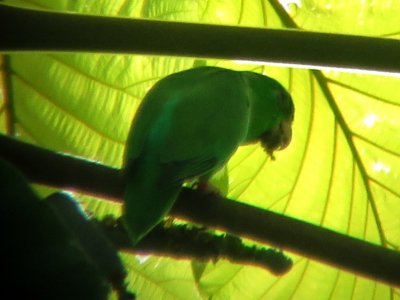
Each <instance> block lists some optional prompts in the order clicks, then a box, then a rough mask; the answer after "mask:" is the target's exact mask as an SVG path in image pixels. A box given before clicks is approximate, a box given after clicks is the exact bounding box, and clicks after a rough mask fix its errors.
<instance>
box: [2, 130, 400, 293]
mask: <svg viewBox="0 0 400 300" xmlns="http://www.w3.org/2000/svg"><path fill="white" fill-rule="evenodd" d="M0 157H1V158H3V159H5V160H7V161H9V162H10V163H12V164H14V165H15V166H16V167H17V168H18V169H19V170H20V171H21V172H23V173H24V174H25V176H26V177H27V178H28V179H29V180H31V181H32V182H36V183H41V184H46V185H49V186H54V187H57V188H61V189H69V190H76V191H80V192H83V193H87V194H91V195H96V196H98V197H102V198H108V199H113V200H114V201H118V202H120V201H121V198H122V193H123V188H124V186H123V182H122V177H121V176H120V171H119V170H118V169H113V168H110V167H107V166H104V165H101V164H98V163H94V162H90V161H87V160H84V159H81V158H77V157H72V156H66V155H62V154H58V153H55V152H52V151H50V150H45V149H42V148H39V147H37V146H33V145H29V144H26V143H23V142H20V141H17V140H15V139H12V138H10V137H6V136H2V135H1V136H0ZM338 201H339V200H338ZM171 216H174V217H178V218H181V219H185V220H187V221H190V222H193V223H196V224H201V225H203V226H205V227H210V228H217V229H221V230H223V231H226V232H229V233H232V234H235V235H238V236H240V237H245V238H250V239H252V240H255V241H257V242H260V243H263V244H269V245H272V246H274V247H278V248H281V249H283V250H287V251H291V252H294V253H297V254H300V255H302V256H306V257H309V258H311V259H315V260H319V261H322V262H324V263H327V264H330V265H333V266H336V267H339V268H342V269H345V270H348V271H350V272H354V273H357V274H360V275H362V276H366V277H369V278H372V279H376V280H379V281H383V282H385V283H387V284H391V285H396V286H400V276H399V274H400V252H398V251H394V250H391V249H387V248H384V247H380V246H377V245H374V244H371V243H368V242H365V241H362V240H359V239H355V238H352V237H349V236H346V235H344V234H340V233H337V232H334V231H331V230H328V229H325V228H322V227H319V226H316V225H312V224H309V223H306V222H303V221H301V220H297V219H294V218H290V217H287V216H284V215H280V214H277V213H274V212H272V211H268V210H263V209H259V208H256V207H253V206H250V205H246V204H244V203H240V202H237V201H233V200H229V199H224V198H221V197H218V196H210V195H204V194H203V193H200V192H198V191H195V190H191V189H188V188H183V189H182V192H181V194H180V196H179V198H178V200H177V202H176V203H175V205H174V207H173V208H172V211H171Z"/></svg>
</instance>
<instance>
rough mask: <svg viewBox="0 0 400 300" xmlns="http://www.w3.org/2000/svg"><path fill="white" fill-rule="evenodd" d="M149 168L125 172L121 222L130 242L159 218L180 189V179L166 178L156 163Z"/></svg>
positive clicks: (147, 229)
mask: <svg viewBox="0 0 400 300" xmlns="http://www.w3.org/2000/svg"><path fill="white" fill-rule="evenodd" d="M157 169H158V170H157ZM146 170H149V169H146ZM150 170H151V172H140V170H139V168H138V169H137V170H135V172H131V173H130V174H127V175H126V176H127V178H126V188H125V194H124V202H125V203H124V209H123V222H124V224H125V227H126V229H127V231H128V235H129V237H130V239H131V240H132V242H133V244H136V243H138V242H139V241H140V240H141V239H142V238H143V237H144V236H145V235H146V234H148V233H149V232H150V231H151V230H152V229H153V228H154V227H155V226H156V225H157V224H158V223H159V222H160V221H162V219H163V218H164V216H166V215H167V214H168V213H169V211H170V210H171V208H172V206H173V204H174V202H175V200H176V198H177V197H178V195H179V192H180V190H181V185H182V182H180V183H179V182H171V181H170V180H169V178H165V177H164V176H163V171H162V170H161V168H160V167H159V166H158V167H156V168H151V169H150Z"/></svg>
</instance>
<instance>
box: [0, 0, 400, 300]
mask: <svg viewBox="0 0 400 300" xmlns="http://www.w3.org/2000/svg"><path fill="white" fill-rule="evenodd" d="M9 2H10V1H9ZM19 2H21V3H24V2H23V1H19ZM281 2H282V3H287V4H285V6H284V5H281V4H279V3H278V1H274V0H271V1H258V0H257V1H256V0H254V1H252V0H249V1H247V0H246V1H228V0H227V1H216V0H208V1H206V0H204V1H175V0H162V1H161V0H150V1H141V0H137V1H127V0H119V1H117V0H116V1H106V0H104V1H102V0H100V1H95V2H90V3H89V2H87V1H61V0H60V1H41V0H36V1H29V5H31V6H35V7H38V8H46V9H54V10H60V11H72V12H82V13H90V14H97V15H118V16H128V17H140V18H152V19H163V20H179V21H197V22H203V23H214V24H230V25H237V26H258V27H268V28H287V27H292V26H296V24H297V27H298V28H301V29H307V30H322V31H328V32H338V33H346V34H361V35H373V36H382V37H391V38H399V27H398V16H399V14H400V11H399V10H400V6H399V5H398V3H397V2H396V1H393V2H386V1H375V2H371V1H347V2H343V1H312V0H304V1H286V2H284V1H281ZM285 9H286V10H285ZM127 38H129V37H127ZM132 42H134V38H133V37H132ZM238 42H240V41H238ZM10 61H11V71H12V73H11V80H12V90H11V91H10V95H12V98H13V101H14V102H13V103H14V106H13V110H12V111H8V110H7V109H2V108H3V105H2V104H3V102H4V99H5V98H4V97H3V98H0V120H4V119H5V118H7V114H12V115H15V120H16V122H15V123H14V124H13V126H15V129H16V132H17V133H18V135H19V137H20V138H21V139H24V140H28V141H31V142H34V143H37V144H40V145H42V146H44V147H47V148H51V149H53V150H56V151H64V152H68V153H73V154H77V155H81V156H84V157H87V158H90V159H94V160H98V161H102V162H104V163H106V164H110V165H114V166H121V164H122V157H123V150H124V142H125V140H126V137H127V134H128V130H129V125H130V122H131V120H132V117H133V115H134V113H135V111H136V108H137V107H138V105H139V103H140V101H141V99H142V97H143V96H144V94H145V93H146V91H147V90H148V89H149V88H150V87H151V86H152V85H153V84H154V83H155V82H156V81H157V80H159V79H160V78H162V77H164V76H166V75H168V74H171V73H174V72H177V71H180V70H183V69H187V68H190V67H192V66H195V65H198V64H199V61H198V60H195V59H188V58H170V57H162V56H157V57H155V56H146V55H131V56H127V55H102V54H80V53H74V54H65V53H63V54H61V53H57V54H55V53H51V54H44V53H18V54H13V55H11V60H10ZM201 64H202V65H204V64H205V65H217V66H223V67H229V68H232V69H238V70H239V69H240V70H253V71H256V72H260V73H262V74H267V75H269V76H271V77H273V78H276V79H277V80H278V81H280V82H281V83H282V84H283V85H284V86H285V87H286V88H288V89H289V91H290V93H291V95H292V96H293V99H294V102H295V105H296V118H295V121H294V131H293V142H292V145H291V146H290V147H289V148H288V149H287V150H285V151H283V152H282V153H277V155H276V158H277V159H276V161H274V162H270V161H269V160H267V158H266V156H265V154H264V152H263V151H262V149H261V148H260V147H258V146H246V147H243V148H241V149H239V151H238V152H237V153H236V154H235V155H234V157H233V158H232V159H231V161H230V162H229V164H228V172H229V178H230V179H229V191H228V195H229V196H230V197H232V198H237V199H240V200H242V201H246V202H249V203H252V204H254V205H256V206H259V207H264V208H270V209H272V210H274V211H277V212H282V213H284V214H287V215H291V216H295V217H297V218H300V219H303V220H305V221H309V222H312V223H314V224H320V225H322V226H324V227H329V228H332V229H335V230H337V231H340V232H342V233H346V234H349V235H352V236H355V237H358V238H361V239H364V240H368V241H371V242H374V243H377V244H380V245H382V246H385V247H391V248H394V249H397V250H399V247H400V220H399V218H398V216H399V215H400V206H399V199H400V189H399V184H398V181H399V177H400V174H399V170H400V159H399V154H400V153H399V149H400V144H399V141H400V139H399V135H398V132H399V119H398V115H399V113H400V108H399V105H400V100H399V97H398V86H399V78H398V77H385V76H378V75H371V74H358V73H343V72H339V71H337V70H323V71H315V70H309V69H289V68H283V67H272V66H269V65H265V64H253V63H250V62H240V61H216V60H205V62H201ZM0 128H2V130H6V128H4V127H3V124H1V127H0ZM85 205H86V206H87V207H88V208H90V209H91V210H93V211H95V212H96V213H97V214H99V215H102V214H104V213H106V212H109V211H118V207H117V208H116V207H115V206H113V205H112V204H110V203H108V202H106V201H100V200H98V199H87V198H85ZM124 261H125V263H126V266H127V268H128V269H129V271H130V275H129V276H130V280H131V285H132V286H133V287H134V288H135V290H136V291H137V292H138V294H139V295H140V297H142V298H143V299H161V298H162V299H199V298H200V295H204V296H205V297H208V296H209V297H212V298H213V299H311V298H313V297H314V296H315V295H318V297H319V298H321V299H400V292H399V290H398V289H395V288H390V287H388V286H385V285H382V284H380V283H377V282H374V281H372V280H367V279H364V278H361V277H358V276H356V275H354V274H349V273H347V272H343V271H341V270H338V269H335V268H332V267H328V266H325V265H322V264H320V263H318V262H315V261H310V260H308V259H306V258H303V257H295V263H294V267H293V270H292V271H291V272H290V273H289V274H287V275H286V276H284V277H275V276H273V275H271V274H268V273H267V272H265V271H263V270H261V269H258V268H255V267H252V266H239V265H234V264H230V263H227V262H225V261H219V262H217V263H216V264H209V265H207V266H206V268H205V269H204V270H203V271H202V272H201V276H200V275H199V276H200V277H201V278H200V279H199V280H198V281H197V282H196V281H195V280H194V279H193V276H192V272H191V267H190V262H188V261H175V260H171V259H165V258H160V257H151V256H150V257H132V256H130V255H125V256H124Z"/></svg>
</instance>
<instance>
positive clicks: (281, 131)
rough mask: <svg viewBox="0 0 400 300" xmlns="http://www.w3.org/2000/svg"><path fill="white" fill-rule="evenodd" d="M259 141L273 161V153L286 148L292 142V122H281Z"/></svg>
mask: <svg viewBox="0 0 400 300" xmlns="http://www.w3.org/2000/svg"><path fill="white" fill-rule="evenodd" d="M260 140H261V144H262V146H263V148H264V149H265V152H267V154H268V155H269V156H270V157H271V158H272V159H275V158H274V155H273V154H274V151H279V150H283V149H285V148H287V147H288V146H289V144H290V142H291V140H292V120H287V121H282V122H281V123H280V124H278V125H277V126H275V127H274V128H272V129H270V130H268V131H267V132H266V133H264V134H263V135H262V136H261V138H260Z"/></svg>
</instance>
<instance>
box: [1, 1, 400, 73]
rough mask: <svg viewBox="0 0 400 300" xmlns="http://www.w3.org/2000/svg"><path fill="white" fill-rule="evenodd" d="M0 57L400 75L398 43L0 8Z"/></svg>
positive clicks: (367, 38)
mask: <svg viewBox="0 0 400 300" xmlns="http://www.w3.org/2000/svg"><path fill="white" fill-rule="evenodd" d="M0 27H1V29H2V33H3V34H2V39H1V44H0V51H28V50H35V51H74V52H78V51H85V52H109V53H142V54H157V55H174V56H189V57H207V58H223V59H241V60H257V61H266V62H277V63H288V64H300V65H315V66H326V67H342V68H356V69H364V70H375V71H386V72H400V43H399V41H397V40H392V39H382V38H372V37H361V36H349V35H340V34H328V33H317V32H305V31H296V30H272V29H262V28H246V27H234V26H216V25H206V24H193V23H178V22H163V21H150V20H143V19H128V18H112V17H99V16H87V15H79V14H65V13H53V12H45V11H35V10H28V9H22V8H15V7H7V6H2V5H0Z"/></svg>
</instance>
